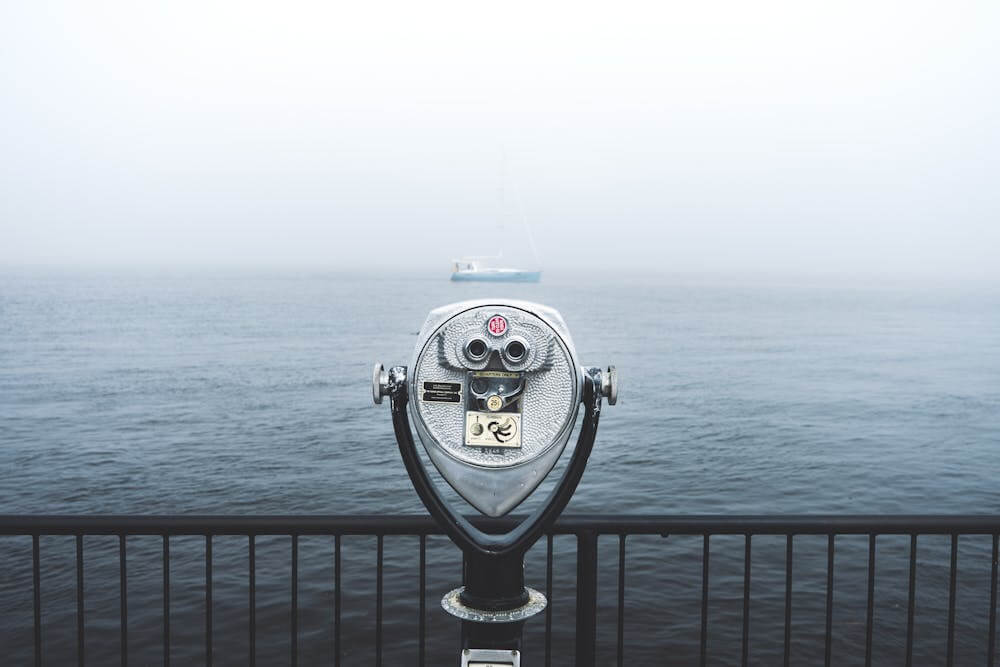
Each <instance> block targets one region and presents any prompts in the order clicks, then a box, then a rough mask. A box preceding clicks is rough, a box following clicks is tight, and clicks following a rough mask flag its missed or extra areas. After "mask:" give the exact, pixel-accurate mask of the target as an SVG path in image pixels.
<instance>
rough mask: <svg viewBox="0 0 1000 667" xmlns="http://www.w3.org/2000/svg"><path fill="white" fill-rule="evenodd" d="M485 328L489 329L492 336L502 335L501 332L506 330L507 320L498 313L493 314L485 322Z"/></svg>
mask: <svg viewBox="0 0 1000 667" xmlns="http://www.w3.org/2000/svg"><path fill="white" fill-rule="evenodd" d="M486 328H487V329H489V331H490V333H491V334H493V335H494V336H502V335H503V332H504V331H506V330H507V320H505V319H504V318H503V317H501V316H500V315H494V316H493V317H491V318H490V321H489V322H488V323H487V324H486Z"/></svg>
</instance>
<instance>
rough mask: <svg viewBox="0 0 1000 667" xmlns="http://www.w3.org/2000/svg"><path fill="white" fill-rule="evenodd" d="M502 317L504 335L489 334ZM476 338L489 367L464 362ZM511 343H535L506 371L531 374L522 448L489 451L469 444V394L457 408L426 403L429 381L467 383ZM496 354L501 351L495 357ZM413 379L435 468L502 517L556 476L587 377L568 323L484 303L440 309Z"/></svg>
mask: <svg viewBox="0 0 1000 667" xmlns="http://www.w3.org/2000/svg"><path fill="white" fill-rule="evenodd" d="M495 315H501V316H503V317H504V318H505V319H506V320H507V322H508V323H509V326H508V328H507V329H506V330H505V331H504V332H502V333H501V334H499V335H497V334H493V333H491V332H489V331H487V330H486V325H487V322H488V321H489V320H490V318H492V317H493V316H495ZM472 337H478V338H483V339H484V340H486V341H487V343H489V344H490V345H491V351H490V352H489V353H488V354H487V355H486V358H484V359H482V360H478V361H477V360H470V359H468V358H467V357H466V356H464V355H463V354H462V353H463V350H464V349H465V345H466V344H467V343H468V341H469V340H470V339H471V338H472ZM508 340H519V341H521V342H524V343H526V344H527V349H528V351H527V353H526V354H525V355H524V356H523V358H522V359H521V360H519V362H517V363H511V360H510V359H504V360H503V362H502V364H503V368H504V369H506V370H510V371H517V372H524V373H525V375H526V378H527V381H526V385H525V389H524V398H523V401H524V403H523V406H524V407H523V411H524V416H523V421H522V422H521V423H522V429H523V430H522V434H521V446H520V447H517V448H511V449H500V448H498V449H495V450H494V449H485V448H478V447H470V446H466V445H465V444H464V437H465V435H464V434H465V426H464V422H463V415H464V414H465V410H466V406H465V395H464V391H463V392H462V398H461V401H460V402H457V403H443V402H429V401H424V400H421V399H420V397H421V396H422V391H421V387H422V386H423V383H424V382H442V383H447V382H451V383H462V388H463V390H464V388H465V382H466V378H467V374H468V373H469V371H474V370H481V369H485V368H487V365H488V364H491V363H492V364H496V361H495V359H499V358H500V350H501V349H502V348H503V345H504V344H505V343H506V342H507V341H508ZM494 350H495V351H496V352H494ZM410 369H411V370H410V372H409V374H408V375H409V377H408V381H409V385H410V386H409V392H410V396H412V397H413V400H412V401H410V403H409V406H410V415H411V419H412V422H413V424H414V426H415V430H416V432H417V435H418V437H419V439H420V441H421V442H422V443H423V446H424V449H425V450H426V451H427V454H428V456H429V457H430V459H431V461H432V462H433V463H434V465H435V466H436V467H437V469H438V470H439V471H440V472H441V475H442V476H443V477H444V478H445V479H446V480H447V481H448V483H449V484H450V485H451V486H452V487H453V488H454V489H455V490H456V491H457V492H458V493H459V495H461V496H462V497H463V498H465V500H466V501H468V502H469V503H470V504H471V505H472V506H473V507H475V508H476V509H478V510H479V511H480V512H482V513H484V514H486V515H488V516H501V515H503V514H506V513H508V512H510V511H511V510H512V509H514V508H515V507H517V505H519V504H520V503H521V502H522V501H523V500H524V499H525V498H526V497H527V496H528V495H529V494H530V493H531V492H532V491H533V490H534V489H535V488H536V487H537V486H538V484H540V483H541V481H542V480H543V479H544V478H545V476H546V475H547V474H548V473H549V471H551V470H552V468H553V467H554V466H555V464H556V462H557V461H558V459H559V456H560V455H561V454H562V451H563V449H564V448H565V446H566V442H567V440H568V439H569V436H570V434H571V432H572V430H573V426H574V424H575V422H576V415H577V411H578V408H579V405H580V398H581V393H582V383H583V378H582V373H581V369H580V367H579V364H578V362H577V358H576V351H575V349H574V347H573V342H572V339H571V338H570V335H569V331H568V329H567V327H566V324H565V322H564V321H563V319H562V317H561V316H560V315H559V313H558V312H557V311H556V310H554V309H552V308H549V307H547V306H542V305H539V304H535V303H530V302H527V301H507V300H499V299H495V300H490V299H482V300H475V301H464V302H460V303H455V304H450V305H447V306H442V307H440V308H436V309H434V310H433V311H431V313H430V314H429V315H428V317H427V320H426V321H425V322H424V325H423V326H422V327H421V329H420V333H419V336H418V339H417V345H416V347H415V349H414V354H413V360H412V363H411V365H410Z"/></svg>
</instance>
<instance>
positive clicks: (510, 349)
mask: <svg viewBox="0 0 1000 667" xmlns="http://www.w3.org/2000/svg"><path fill="white" fill-rule="evenodd" d="M525 352H526V350H525V348H524V343H522V342H521V341H519V340H512V341H510V342H509V343H507V347H505V348H504V354H505V355H506V356H507V358H508V359H510V360H511V361H520V360H521V359H522V358H523V357H524V353H525Z"/></svg>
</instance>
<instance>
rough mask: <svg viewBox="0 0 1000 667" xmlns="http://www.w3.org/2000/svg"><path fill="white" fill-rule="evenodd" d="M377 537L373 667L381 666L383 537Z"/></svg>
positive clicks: (380, 535)
mask: <svg viewBox="0 0 1000 667" xmlns="http://www.w3.org/2000/svg"><path fill="white" fill-rule="evenodd" d="M376 539H377V547H376V548H377V549H378V571H377V572H376V573H375V667H382V558H383V555H382V554H383V540H384V537H383V535H382V534H381V533H379V535H378V537H377V538H376Z"/></svg>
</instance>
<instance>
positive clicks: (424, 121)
mask: <svg viewBox="0 0 1000 667" xmlns="http://www.w3.org/2000/svg"><path fill="white" fill-rule="evenodd" d="M998 35H1000V3H998V2H995V1H987V2H979V3H975V2H970V3H966V2H948V3H942V2H933V3H921V2H913V1H912V0H911V1H906V2H879V1H868V2H836V3H834V2H829V3H811V2H801V1H788V2H745V1H744V2H732V3H721V2H686V3H672V4H671V3H662V2H657V3H648V4H632V3H624V2H615V3H608V2H604V3H600V4H594V5H587V4H582V3H580V2H576V1H574V2H566V3H559V4H555V3H544V2H541V3H539V2H525V3H512V2H505V3H475V2H472V3H470V2H456V3H451V4H441V3H437V2H406V3H400V4H385V3H381V2H343V3H331V2H316V3H309V4H306V3H291V2H280V3H279V2H274V3H267V4H254V3H249V2H245V1H244V2H232V3H223V2H190V3H181V2H170V3H166V2H164V3H152V2H133V1H129V2H108V3H100V2H5V3H3V4H2V5H0V263H5V264H11V263H15V264H21V263H28V264H36V263H40V264H61V263H67V264H81V263H83V264H102V263H153V264H166V265H169V264H191V263H194V264H208V265H296V266H308V267H316V268H348V267H356V266H366V267H371V268H379V267H385V266H389V265H391V263H392V262H393V261H395V258H398V257H399V253H398V252H396V250H397V249H399V248H406V249H410V250H411V252H410V253H407V254H406V255H405V261H406V263H407V264H408V265H409V266H413V267H421V268H427V269H431V270H435V269H438V268H440V269H441V270H442V271H444V272H446V271H447V270H448V267H447V264H448V262H449V261H450V259H451V258H452V257H453V256H458V255H461V254H466V253H480V254H481V253H487V252H490V251H492V250H493V249H494V247H495V246H494V239H495V236H496V229H497V228H496V222H495V221H496V218H497V215H498V204H497V199H498V197H497V191H498V188H499V185H500V177H499V173H500V162H501V159H500V156H501V152H502V150H503V149H504V147H505V149H506V153H507V155H508V165H509V166H508V173H509V176H510V178H509V185H513V184H515V183H516V185H517V187H518V189H519V190H520V193H521V200H522V202H523V206H524V209H525V213H526V215H527V217H528V219H529V220H530V221H531V225H532V229H533V231H534V234H535V237H536V239H537V244H538V247H539V251H540V254H541V260H542V265H543V267H544V268H546V269H549V268H559V267H586V266H588V265H590V264H591V263H593V262H594V261H598V262H600V263H601V265H603V266H610V267H615V266H629V267H634V268H637V269H661V270H670V271H673V270H679V271H685V270H710V271H711V270H727V271H740V270H754V271H779V272H780V271H821V272H827V273H833V274H852V273H876V274H877V273H891V274H917V275H927V276H939V275H940V276H949V277H955V276H959V277H971V278H980V279H982V278H985V279H988V280H995V279H997V278H1000V260H998V258H997V255H998V250H1000V178H998V176H1000V46H998V44H1000V40H998V37H997V36H998ZM506 233H507V234H508V235H509V236H510V237H511V241H509V242H506V243H504V244H503V247H504V249H505V251H506V252H507V253H508V254H509V255H514V254H516V245H517V242H518V241H517V239H518V236H519V235H520V234H521V231H520V229H519V228H518V226H517V225H513V226H508V229H507V232H506Z"/></svg>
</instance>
